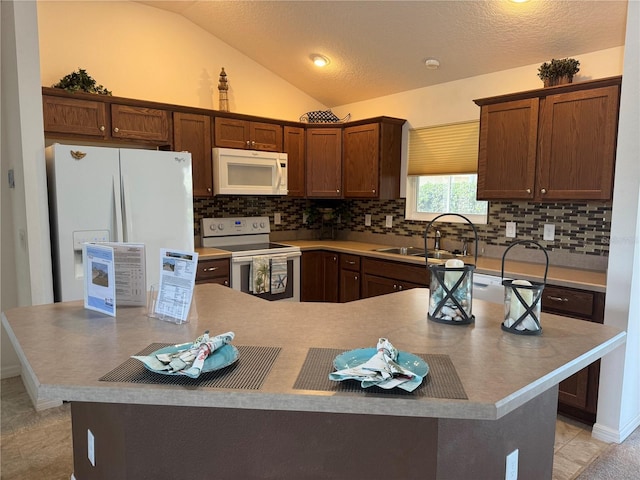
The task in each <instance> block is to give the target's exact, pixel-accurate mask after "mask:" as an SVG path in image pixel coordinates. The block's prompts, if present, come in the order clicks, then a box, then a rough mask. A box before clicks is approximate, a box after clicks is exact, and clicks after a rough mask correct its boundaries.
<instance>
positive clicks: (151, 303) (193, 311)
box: [147, 284, 198, 325]
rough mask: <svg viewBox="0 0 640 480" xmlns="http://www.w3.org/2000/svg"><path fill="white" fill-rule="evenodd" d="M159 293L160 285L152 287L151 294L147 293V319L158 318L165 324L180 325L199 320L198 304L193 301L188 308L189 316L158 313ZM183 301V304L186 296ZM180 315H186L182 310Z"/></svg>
mask: <svg viewBox="0 0 640 480" xmlns="http://www.w3.org/2000/svg"><path fill="white" fill-rule="evenodd" d="M158 293H159V292H158V284H154V285H151V288H150V289H149V292H147V317H150V318H157V319H158V320H164V321H165V322H172V323H176V324H178V325H180V324H182V323H187V322H190V321H191V320H197V319H198V309H197V308H196V303H195V302H194V301H191V303H190V305H189V306H188V308H189V311H188V314H187V315H172V314H169V313H156V302H157V301H158ZM181 300H182V301H181V302H180V303H183V302H184V301H185V300H186V298H185V297H184V295H183V298H182V299H181ZM180 313H184V310H182V309H181V310H180Z"/></svg>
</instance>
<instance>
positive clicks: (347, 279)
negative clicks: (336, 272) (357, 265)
mask: <svg viewBox="0 0 640 480" xmlns="http://www.w3.org/2000/svg"><path fill="white" fill-rule="evenodd" d="M359 299H360V272H354V271H353V270H345V269H341V270H340V302H341V303H344V302H352V301H354V300H359Z"/></svg>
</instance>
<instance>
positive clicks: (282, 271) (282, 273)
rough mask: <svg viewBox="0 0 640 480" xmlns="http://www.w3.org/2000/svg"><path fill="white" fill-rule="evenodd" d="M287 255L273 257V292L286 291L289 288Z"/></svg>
mask: <svg viewBox="0 0 640 480" xmlns="http://www.w3.org/2000/svg"><path fill="white" fill-rule="evenodd" d="M287 277H288V274H287V256H286V255H274V256H272V257H271V293H272V294H274V293H284V291H285V290H286V289H287Z"/></svg>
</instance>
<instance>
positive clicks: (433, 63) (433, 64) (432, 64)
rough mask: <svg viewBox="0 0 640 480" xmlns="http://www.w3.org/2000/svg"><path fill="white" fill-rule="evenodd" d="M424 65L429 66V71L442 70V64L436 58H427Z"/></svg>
mask: <svg viewBox="0 0 640 480" xmlns="http://www.w3.org/2000/svg"><path fill="white" fill-rule="evenodd" d="M424 64H425V65H426V66H427V68H428V69H429V70H437V69H438V68H440V62H439V61H438V60H436V59H435V58H427V59H426V60H425V61H424Z"/></svg>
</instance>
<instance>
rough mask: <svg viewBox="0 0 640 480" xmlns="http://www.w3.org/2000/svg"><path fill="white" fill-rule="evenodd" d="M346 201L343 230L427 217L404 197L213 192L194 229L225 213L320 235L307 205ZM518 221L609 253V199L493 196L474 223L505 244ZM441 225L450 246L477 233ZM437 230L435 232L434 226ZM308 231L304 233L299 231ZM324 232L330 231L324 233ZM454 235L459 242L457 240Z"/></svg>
mask: <svg viewBox="0 0 640 480" xmlns="http://www.w3.org/2000/svg"><path fill="white" fill-rule="evenodd" d="M339 203H346V206H347V211H348V215H346V216H345V217H348V218H344V217H343V218H342V219H341V222H340V223H339V224H338V225H337V230H339V232H340V234H341V236H344V234H347V235H348V234H350V233H353V234H356V233H371V234H385V235H388V234H391V235H395V236H399V237H416V236H419V237H422V236H423V235H424V229H425V228H426V226H427V223H426V222H421V221H413V220H405V218H404V213H405V200H404V199H399V200H385V201H378V200H345V201H339V200H337V201H328V200H326V201H325V200H305V199H291V198H286V197H257V196H236V197H231V196H229V197H225V196H220V197H215V198H214V199H195V200H194V218H195V225H194V230H195V235H196V237H198V238H199V237H200V219H201V218H203V217H225V216H269V217H270V220H271V229H272V231H273V232H282V233H283V234H284V233H285V232H294V231H295V232H296V237H301V236H305V235H306V236H307V238H313V237H316V238H318V237H319V235H320V234H321V227H320V225H319V224H316V225H314V226H312V227H310V226H307V225H304V224H303V223H302V220H303V214H304V212H305V210H306V209H307V208H308V207H310V206H312V205H315V206H317V207H327V206H335V205H338V204H339ZM274 213H280V214H281V217H282V223H281V224H280V225H274V224H273V214H274ZM365 214H370V215H371V217H372V218H371V226H365V222H364V219H365ZM386 215H393V227H392V228H386V227H385V217H386ZM506 222H516V224H517V227H516V231H517V239H518V240H534V241H536V242H538V243H540V244H541V245H543V246H544V247H545V248H546V249H547V250H548V251H559V252H562V253H570V254H582V255H596V256H604V257H606V256H608V254H609V232H610V230H611V205H610V204H609V203H603V202H575V203H534V202H507V201H501V202H490V204H489V221H488V223H487V224H486V225H476V228H477V230H478V239H479V241H480V242H481V244H483V245H486V246H488V247H489V246H496V247H505V246H508V245H509V244H510V243H511V242H512V241H513V239H511V238H506V236H505V223H506ZM545 223H552V224H554V225H555V240H554V241H550V242H547V241H543V240H542V234H543V228H544V224H545ZM436 225H437V228H438V230H440V232H441V233H442V235H443V244H444V245H445V246H446V247H447V248H449V249H453V248H459V243H460V239H462V238H469V239H472V238H473V233H472V231H471V230H470V228H469V227H468V226H467V225H465V224H455V223H449V222H438V223H437V224H434V226H433V227H432V228H435V227H436ZM434 233H435V232H434ZM301 234H304V235H301ZM323 234H326V231H325V232H324V233H323ZM454 239H455V244H454V243H453V240H454Z"/></svg>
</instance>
